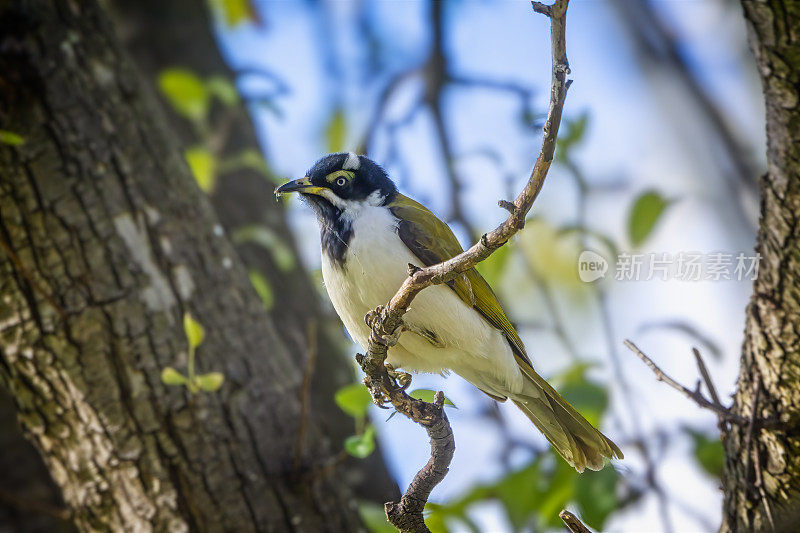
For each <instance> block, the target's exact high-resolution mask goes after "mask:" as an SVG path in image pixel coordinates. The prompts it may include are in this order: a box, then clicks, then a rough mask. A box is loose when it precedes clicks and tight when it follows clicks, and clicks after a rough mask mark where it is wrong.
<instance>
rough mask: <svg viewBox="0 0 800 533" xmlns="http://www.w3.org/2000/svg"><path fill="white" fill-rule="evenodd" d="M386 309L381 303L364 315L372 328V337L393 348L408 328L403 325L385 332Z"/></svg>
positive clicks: (365, 320)
mask: <svg viewBox="0 0 800 533" xmlns="http://www.w3.org/2000/svg"><path fill="white" fill-rule="evenodd" d="M384 310H385V308H384V306H382V305H379V306H378V307H376V308H375V309H374V310H373V311H370V312H369V313H367V314H366V316H365V317H364V322H365V323H366V324H367V326H369V328H370V329H371V330H372V335H371V337H372V338H374V339H375V340H376V341H378V342H379V343H381V344H383V345H384V346H386V347H389V348H391V347H392V346H394V345H396V344H397V341H398V340H399V339H400V334H401V333H403V331H405V329H406V328H405V326H403V325H401V326H400V327H399V328H397V329H396V330H394V331H393V332H392V333H387V332H385V331H384V329H383V319H384V315H383V313H384Z"/></svg>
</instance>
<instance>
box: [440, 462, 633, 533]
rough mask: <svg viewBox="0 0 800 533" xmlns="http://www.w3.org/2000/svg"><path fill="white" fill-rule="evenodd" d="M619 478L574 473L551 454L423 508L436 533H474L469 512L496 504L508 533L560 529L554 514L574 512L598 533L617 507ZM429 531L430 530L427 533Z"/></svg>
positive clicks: (610, 474) (606, 472) (607, 471)
mask: <svg viewBox="0 0 800 533" xmlns="http://www.w3.org/2000/svg"><path fill="white" fill-rule="evenodd" d="M621 482H622V480H621V478H620V476H619V474H618V473H617V472H616V471H615V470H614V469H613V468H610V467H608V466H606V468H604V469H603V470H601V471H599V472H592V471H587V472H584V473H583V474H578V473H577V472H575V470H573V469H572V467H570V466H569V465H568V464H567V463H566V462H564V461H563V460H562V459H560V458H558V457H556V456H555V455H554V454H553V453H552V452H547V453H543V454H539V455H537V456H536V457H535V458H534V459H533V460H532V461H531V462H530V463H528V464H527V465H526V466H524V467H522V468H519V469H517V470H513V471H511V472H509V473H508V474H506V475H505V476H504V477H503V478H501V479H500V480H498V481H496V482H494V483H489V484H485V485H479V486H476V487H474V488H473V489H472V490H470V491H469V492H468V493H467V494H465V495H464V496H463V497H461V498H458V499H456V500H453V501H450V502H448V503H447V504H446V505H438V504H429V505H428V506H427V507H426V509H428V511H429V512H430V517H431V518H432V519H434V520H432V521H431V522H429V524H430V523H432V522H433V521H435V522H437V523H439V524H442V529H440V531H449V530H450V528H451V527H455V526H458V525H460V526H465V527H466V528H468V529H471V530H473V531H478V529H477V528H476V527H475V525H474V524H472V521H471V519H470V517H469V514H468V513H469V511H470V508H471V507H472V506H473V505H475V504H477V503H481V502H485V501H487V500H494V501H496V502H497V503H500V504H501V507H502V510H503V512H504V514H505V517H506V519H507V520H508V522H509V524H511V526H512V529H513V531H524V530H528V529H530V528H533V529H534V530H538V529H547V528H555V527H560V526H561V523H560V520H559V518H558V513H559V511H560V510H561V509H563V508H565V507H568V506H570V505H572V506H574V507H576V508H577V509H578V511H579V512H580V514H581V515H582V517H583V520H584V522H585V523H586V524H587V525H589V526H591V527H594V528H596V529H598V530H602V529H603V527H604V525H605V523H606V520H607V519H608V517H609V516H610V515H611V513H612V512H614V511H616V510H617V509H619V507H620V505H621V503H622V502H621V500H620V497H619V494H620V492H621V491H620V490H619V489H620V485H621ZM432 529H433V528H432Z"/></svg>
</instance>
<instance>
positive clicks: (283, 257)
mask: <svg viewBox="0 0 800 533" xmlns="http://www.w3.org/2000/svg"><path fill="white" fill-rule="evenodd" d="M231 238H232V239H233V242H235V243H236V244H242V243H245V242H252V243H255V244H258V245H259V246H263V247H264V248H266V249H267V250H269V251H270V253H271V254H272V259H273V260H274V261H275V264H276V265H277V266H278V268H279V269H281V270H282V271H284V272H288V271H289V270H292V269H293V268H294V266H295V258H294V252H293V251H292V249H291V248H290V247H289V246H288V245H287V244H286V243H285V242H284V241H283V240H282V239H281V238H280V237H278V236H277V235H276V234H275V232H274V231H272V230H271V229H269V228H268V227H266V226H263V225H260V224H250V225H247V226H242V227H240V228H237V229H236V230H235V231H234V232H233V235H231Z"/></svg>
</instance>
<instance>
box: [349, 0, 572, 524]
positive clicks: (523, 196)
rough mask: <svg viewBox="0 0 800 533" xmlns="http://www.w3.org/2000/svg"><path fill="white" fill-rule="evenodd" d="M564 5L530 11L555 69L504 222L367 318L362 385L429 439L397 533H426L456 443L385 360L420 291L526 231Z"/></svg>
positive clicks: (556, 88)
mask: <svg viewBox="0 0 800 533" xmlns="http://www.w3.org/2000/svg"><path fill="white" fill-rule="evenodd" d="M568 4H569V0H556V2H555V3H554V4H553V5H552V6H549V7H548V8H547V9H546V10H544V11H542V5H541V4H537V3H534V4H533V9H534V11H537V12H540V13H542V12H544V13H545V14H546V15H547V16H548V17H549V18H550V29H551V42H552V63H553V67H552V82H551V91H550V106H549V110H548V114H547V119H546V121H545V124H544V136H543V139H542V148H541V151H540V152H539V155H538V157H537V159H536V163H535V164H534V167H533V170H532V171H531V175H530V177H529V179H528V183H527V184H526V185H525V187H524V188H523V190H522V192H520V193H519V195H518V196H517V198H516V199H515V200H514V205H513V209H510V213H509V216H508V218H507V219H506V220H505V221H504V222H503V223H502V224H500V225H499V226H498V227H497V228H495V229H494V230H492V231H490V232H489V233H486V234H484V235H483V236H482V237H481V238H480V239H479V240H478V242H477V243H475V244H474V245H473V246H472V247H470V248H469V249H468V250H467V251H465V252H462V253H460V254H459V255H457V256H455V257H453V258H451V259H449V260H447V261H445V262H443V263H439V264H437V265H432V266H429V267H426V268H419V269H411V270H410V272H409V277H407V278H406V280H405V281H404V282H403V285H402V286H401V287H400V289H399V290H398V291H397V293H396V294H395V295H394V296H393V297H392V299H391V300H390V302H389V303H388V304H387V305H386V306H381V307H379V308H378V309H376V310H375V311H373V312H371V313H369V314H368V315H367V316H366V317H365V320H366V322H367V324H368V325H369V326H370V329H371V332H370V336H369V345H368V349H367V354H366V356H363V355H361V354H358V355H357V356H356V360H357V361H358V363H359V364H360V365H361V368H362V369H363V370H364V373H365V374H366V377H365V378H364V384H365V385H366V386H367V388H368V389H369V390H370V393H371V394H372V396H373V399H374V400H375V401H376V403H379V404H383V403H384V402H386V401H389V402H391V403H392V405H394V407H395V409H397V411H399V412H400V413H402V414H404V415H405V416H407V417H409V418H411V419H412V420H414V421H415V422H417V423H418V424H420V425H422V426H423V427H425V429H426V431H427V432H428V435H429V436H430V438H431V459H430V460H429V461H428V463H427V464H426V465H425V466H424V467H423V468H422V470H420V471H419V472H418V473H417V475H416V476H415V478H414V481H412V483H411V485H410V486H409V488H408V490H407V491H406V493H405V494H404V495H403V497H402V498H401V500H400V502H399V503H396V504H395V503H387V504H386V515H387V518H388V519H389V521H390V522H391V523H392V524H393V525H395V527H397V528H398V529H400V530H401V531H409V532H425V531H428V528H427V526H426V525H425V521H424V519H423V517H422V511H423V509H424V507H425V503H426V502H427V499H428V496H429V495H430V492H431V491H432V490H433V488H434V487H435V486H436V485H437V484H438V483H439V482H440V481H441V480H442V479H444V477H445V475H446V474H447V471H448V468H449V465H450V461H451V459H452V457H453V453H454V451H455V439H454V438H453V432H452V429H451V428H450V423H449V422H448V420H447V415H446V414H445V412H444V395H443V394H442V393H441V392H439V393H437V394H436V399H435V401H434V403H433V404H430V403H427V402H424V401H421V400H416V399H414V398H411V397H410V396H408V395H407V394H406V393H405V390H404V389H403V387H401V386H400V385H398V383H397V381H396V380H395V379H394V378H392V377H391V376H390V375H389V373H388V371H387V369H386V366H385V361H386V355H387V352H388V349H389V347H390V346H391V345H393V344H394V343H396V342H397V337H399V335H400V334H401V332H402V327H401V326H402V321H403V315H404V314H405V312H406V311H407V310H408V308H409V306H410V305H411V302H412V301H413V299H414V297H415V296H416V295H417V294H419V292H420V291H421V290H423V289H425V288H426V287H429V286H431V285H435V284H440V283H445V282H447V281H450V280H452V279H455V278H456V277H458V276H459V275H461V274H462V273H463V272H466V271H467V270H469V269H470V268H473V267H474V266H475V265H476V264H478V263H479V262H480V261H483V260H484V259H486V258H487V257H489V255H491V254H492V252H494V251H495V250H497V249H498V248H500V247H501V246H502V245H503V244H505V243H506V242H507V241H508V240H509V239H510V238H511V237H512V236H513V235H514V234H515V233H517V232H518V231H519V230H520V229H522V227H523V226H524V225H525V217H526V216H527V214H528V211H530V209H531V206H532V205H533V202H534V200H535V199H536V197H537V196H538V194H539V191H541V188H542V185H543V184H544V180H545V177H546V176H547V171H548V170H549V168H550V165H551V164H552V162H553V154H554V152H555V146H556V138H557V136H558V128H559V125H560V123H561V113H562V110H563V107H564V100H565V98H566V94H567V88H568V87H569V82H568V81H567V79H566V76H567V74H568V73H569V65H568V63H567V54H566V43H565V24H566V13H567V6H568Z"/></svg>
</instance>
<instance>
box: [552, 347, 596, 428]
mask: <svg viewBox="0 0 800 533" xmlns="http://www.w3.org/2000/svg"><path fill="white" fill-rule="evenodd" d="M593 366H595V365H594V364H593V363H589V362H585V361H583V362H579V363H575V364H573V365H571V366H569V367H568V368H567V369H566V370H565V371H564V372H562V373H561V374H558V375H556V376H553V377H552V378H551V380H550V381H551V383H553V384H555V385H556V388H557V389H558V392H559V393H561V395H562V396H563V397H564V398H565V399H566V400H567V401H568V402H569V403H570V405H572V406H573V407H574V408H575V409H577V410H578V411H579V412H580V413H581V414H582V415H583V416H584V418H586V420H588V421H589V422H590V423H591V424H592V425H594V426H597V425H598V424H599V423H600V420H601V419H602V418H603V415H604V414H605V412H606V409H608V403H609V401H608V391H607V390H606V387H604V386H603V385H601V384H600V383H598V382H596V381H594V380H591V379H589V378H588V376H587V375H586V372H587V371H588V370H589V369H590V368H592V367H593Z"/></svg>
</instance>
